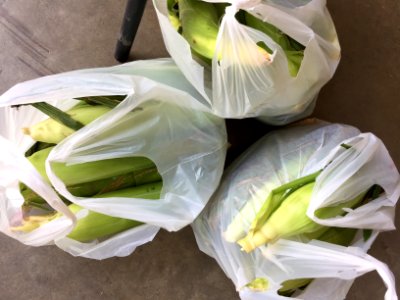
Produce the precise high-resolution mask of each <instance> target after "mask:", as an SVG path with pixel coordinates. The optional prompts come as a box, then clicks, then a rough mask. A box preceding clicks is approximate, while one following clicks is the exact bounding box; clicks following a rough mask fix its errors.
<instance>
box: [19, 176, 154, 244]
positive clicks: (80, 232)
mask: <svg viewBox="0 0 400 300" xmlns="http://www.w3.org/2000/svg"><path fill="white" fill-rule="evenodd" d="M161 190H162V182H155V183H150V184H146V185H141V186H138V187H132V188H128V189H123V190H118V191H113V192H109V193H105V194H102V195H99V196H98V197H99V198H110V197H126V198H143V199H149V200H156V199H159V198H160V194H161ZM68 207H69V209H70V210H71V211H72V212H73V213H74V214H76V213H77V212H78V211H80V210H81V209H83V208H82V207H80V206H79V205H77V204H70V205H69V206H68ZM61 216H62V214H61V213H55V212H53V213H50V214H46V215H42V216H28V217H26V218H24V222H23V224H22V226H17V227H13V228H12V230H13V231H22V232H30V231H32V230H34V229H36V228H38V227H39V226H41V225H43V224H45V223H48V222H50V221H52V220H54V219H56V218H59V217H61ZM142 224H143V223H141V222H138V221H135V220H128V219H123V218H117V217H111V216H107V215H104V214H100V213H96V212H93V211H89V213H88V215H87V216H85V217H83V218H81V219H79V220H78V222H77V224H76V226H75V227H74V229H73V230H72V231H71V232H70V233H69V235H68V237H69V238H71V239H74V240H77V241H80V242H89V241H92V240H96V239H101V238H105V237H107V236H110V235H114V234H117V233H120V232H122V231H124V230H127V229H130V228H133V227H136V226H139V225H142Z"/></svg>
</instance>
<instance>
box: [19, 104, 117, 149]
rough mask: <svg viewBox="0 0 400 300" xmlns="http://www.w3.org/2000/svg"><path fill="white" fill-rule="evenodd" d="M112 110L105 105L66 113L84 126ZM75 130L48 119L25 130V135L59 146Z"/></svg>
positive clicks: (84, 107)
mask: <svg viewBox="0 0 400 300" xmlns="http://www.w3.org/2000/svg"><path fill="white" fill-rule="evenodd" d="M110 110H111V108H109V107H106V106H103V105H88V104H80V105H77V106H75V107H73V108H71V109H70V110H68V111H67V112H66V113H67V114H68V115H69V116H70V117H71V118H72V119H73V120H76V121H77V122H79V123H82V124H83V125H87V124H89V123H90V122H92V121H93V120H95V119H97V118H98V117H100V116H102V115H104V114H105V113H107V112H109V111H110ZM74 132H75V130H74V129H71V128H70V127H67V126H66V125H63V124H62V123H60V121H59V120H55V119H53V118H49V119H46V120H44V121H42V122H39V123H37V124H35V125H33V126H31V127H29V128H24V133H25V134H28V135H30V136H31V137H32V138H33V139H34V140H36V141H40V142H45V143H52V144H57V143H59V142H60V141H62V140H63V139H64V138H66V137H67V136H69V135H71V134H72V133H74Z"/></svg>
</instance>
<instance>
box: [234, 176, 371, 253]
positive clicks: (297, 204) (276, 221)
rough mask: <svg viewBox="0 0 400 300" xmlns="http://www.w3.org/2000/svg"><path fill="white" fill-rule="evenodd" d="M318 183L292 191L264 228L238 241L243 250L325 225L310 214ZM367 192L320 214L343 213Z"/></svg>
mask: <svg viewBox="0 0 400 300" xmlns="http://www.w3.org/2000/svg"><path fill="white" fill-rule="evenodd" d="M314 185H315V182H312V183H308V184H306V185H304V186H302V187H301V188H299V189H297V190H295V191H294V192H293V193H291V194H290V195H289V196H288V197H287V198H286V199H285V200H284V201H283V202H282V204H281V205H280V206H279V208H277V209H276V211H274V213H273V214H272V215H271V216H270V217H269V218H268V220H266V222H265V223H264V222H263V225H262V226H261V227H257V228H256V229H255V230H254V231H253V232H249V234H248V235H247V236H246V237H245V238H243V239H241V240H240V241H238V244H239V245H241V246H242V249H243V250H244V251H246V252H250V251H252V250H254V249H255V248H256V247H258V246H261V245H263V244H265V243H273V242H275V241H276V240H278V239H280V238H288V237H291V236H294V235H298V234H303V233H312V232H315V231H318V230H320V229H321V228H323V226H322V225H319V224H317V223H315V222H314V221H312V220H311V219H310V218H308V217H307V215H306V212H307V208H308V205H309V203H310V199H311V194H312V191H313V188H314ZM366 194H367V191H365V192H363V193H361V194H359V195H358V196H356V197H355V198H353V199H352V200H350V201H347V202H345V203H342V204H339V205H336V206H333V207H327V208H322V209H319V210H317V211H316V216H317V217H319V218H322V219H323V218H331V217H334V216H338V215H341V214H343V213H344V211H343V208H345V207H350V208H352V207H354V206H356V205H357V204H359V203H360V202H361V201H362V200H363V199H364V197H365V195H366Z"/></svg>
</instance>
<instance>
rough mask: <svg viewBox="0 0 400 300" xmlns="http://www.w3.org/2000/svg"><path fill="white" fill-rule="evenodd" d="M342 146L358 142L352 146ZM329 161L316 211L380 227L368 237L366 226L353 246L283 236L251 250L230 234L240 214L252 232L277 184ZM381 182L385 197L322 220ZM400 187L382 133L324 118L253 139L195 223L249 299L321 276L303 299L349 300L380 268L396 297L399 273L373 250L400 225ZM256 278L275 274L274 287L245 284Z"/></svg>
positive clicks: (337, 222)
mask: <svg viewBox="0 0 400 300" xmlns="http://www.w3.org/2000/svg"><path fill="white" fill-rule="evenodd" d="M341 144H347V145H348V146H351V148H349V149H345V148H344V147H343V146H340V145H341ZM327 164H329V165H328V167H326V168H325V169H324V170H323V171H322V173H321V174H320V175H319V176H318V177H317V183H316V186H315V188H314V191H313V194H312V198H311V202H310V205H309V208H308V213H307V214H308V216H309V217H311V218H312V219H313V220H314V221H315V222H317V223H321V224H325V225H329V226H338V227H354V228H364V229H374V230H373V233H372V235H371V237H370V238H369V239H368V240H367V241H365V240H364V238H363V234H362V230H359V231H358V233H357V235H356V237H355V239H354V241H353V243H352V246H351V247H342V246H337V245H332V244H329V243H325V242H320V241H311V242H309V243H305V242H304V243H303V242H300V241H298V240H283V239H280V240H278V241H277V242H276V243H274V244H268V245H265V246H262V247H259V248H257V249H256V250H254V251H253V252H251V253H249V254H247V253H246V252H244V251H242V250H241V247H240V246H239V245H238V244H237V243H234V242H228V241H227V240H226V239H227V233H226V230H227V228H228V226H229V225H230V224H231V222H232V221H233V219H234V218H235V217H236V218H237V216H239V219H237V220H238V225H237V228H235V229H238V228H243V232H242V233H240V232H239V234H242V236H243V234H246V233H247V232H248V229H249V227H250V224H251V221H252V220H253V219H254V217H255V215H256V213H257V211H258V210H259V208H260V207H261V205H262V203H263V201H264V200H265V199H266V196H267V195H268V193H269V192H270V191H271V190H272V189H274V188H276V187H278V186H281V185H282V184H284V183H287V182H290V181H293V180H295V179H297V178H300V177H303V176H306V175H309V174H312V173H314V172H316V171H318V170H320V169H321V168H323V167H324V166H326V165H327ZM266 183H268V184H266ZM373 184H379V185H381V186H382V187H383V188H384V190H385V192H384V195H383V196H381V197H380V198H378V199H376V200H374V201H371V202H370V203H368V204H364V205H362V206H360V207H358V208H356V209H354V210H351V211H349V213H348V214H346V215H345V216H342V217H338V218H333V219H324V220H320V219H318V218H316V217H315V216H314V212H315V210H316V209H317V208H320V207H326V206H328V205H332V204H334V203H340V202H341V201H346V200H349V199H351V198H352V197H354V196H355V195H357V194H359V193H361V192H362V191H364V190H366V189H368V188H369V187H370V186H371V185H373ZM399 193H400V175H399V172H398V171H397V169H396V167H395V165H394V163H393V161H392V159H391V158H390V156H389V154H388V152H387V150H386V148H385V147H384V145H383V144H382V142H381V141H380V140H379V139H378V138H377V137H375V136H374V135H373V134H371V133H364V134H361V133H360V132H359V131H358V130H357V129H356V128H354V127H351V126H347V125H340V124H329V123H325V122H317V123H314V124H311V125H310V124H309V125H302V126H294V127H291V128H287V129H282V130H277V131H275V132H272V133H270V134H268V135H266V136H265V137H264V138H262V139H261V140H260V141H258V142H257V143H256V144H255V145H253V146H252V147H251V148H250V149H249V150H248V151H247V152H246V153H244V154H243V155H242V156H241V157H240V158H239V159H238V160H236V161H235V162H234V163H233V164H232V165H231V166H230V167H229V169H228V170H227V172H226V173H225V174H224V175H223V179H222V182H221V185H220V187H219V188H218V190H217V191H216V193H215V194H214V196H213V198H212V199H211V200H210V203H209V204H208V205H207V207H206V208H205V210H204V211H203V212H202V213H201V214H200V216H199V217H198V218H197V219H196V220H195V222H194V223H193V225H192V227H193V229H194V232H195V236H196V240H197V243H198V245H199V247H200V249H201V250H202V251H203V252H205V253H207V254H208V255H210V256H212V257H213V258H215V259H216V260H217V262H218V264H219V265H220V266H221V268H222V269H223V270H224V272H225V274H226V275H227V276H228V277H229V278H230V279H231V280H232V281H233V283H234V284H235V286H236V288H237V290H238V291H239V292H240V297H241V298H242V299H246V300H256V299H257V300H258V299H268V300H269V299H285V297H283V296H279V295H278V294H277V290H278V289H279V288H280V285H281V283H282V282H284V281H286V280H289V279H295V278H317V279H316V280H314V281H313V282H312V283H311V284H310V285H309V286H308V287H307V288H306V289H305V290H304V291H301V292H298V293H297V294H296V295H295V298H296V299H309V300H322V299H330V300H341V299H344V298H345V296H346V294H347V292H348V290H349V288H350V286H351V284H352V281H353V279H355V278H356V277H358V276H361V275H363V274H365V273H367V272H370V271H373V270H376V271H377V272H378V274H379V275H380V276H381V278H382V280H383V281H384V283H385V285H386V286H387V292H386V295H385V299H386V300H395V299H397V295H396V291H395V282H394V277H393V274H392V273H391V272H390V270H389V269H388V267H387V266H386V265H385V264H383V263H381V262H379V261H378V260H376V259H374V258H373V257H371V256H369V255H367V254H366V251H367V250H368V249H369V247H370V246H371V244H372V243H373V241H374V240H375V238H376V237H377V235H378V233H379V232H380V231H383V230H389V229H393V228H394V225H393V216H394V206H395V204H396V201H397V200H398V198H399ZM249 199H252V200H251V201H252V205H250V206H248V207H247V211H246V212H245V213H244V212H242V209H243V207H244V206H245V204H246V203H249V202H248V201H249ZM240 212H242V214H240ZM255 278H265V279H267V280H268V281H269V288H268V290H266V291H264V292H256V291H252V290H250V289H249V288H246V287H245V285H246V284H248V283H250V282H251V281H253V280H254V279H255Z"/></svg>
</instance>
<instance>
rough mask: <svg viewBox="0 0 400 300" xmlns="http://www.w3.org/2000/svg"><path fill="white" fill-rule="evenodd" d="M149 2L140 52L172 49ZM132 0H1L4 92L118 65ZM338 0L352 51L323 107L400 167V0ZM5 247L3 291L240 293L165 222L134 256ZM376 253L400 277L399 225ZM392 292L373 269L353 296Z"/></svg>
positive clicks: (346, 45) (13, 294)
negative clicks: (99, 257) (371, 136)
mask: <svg viewBox="0 0 400 300" xmlns="http://www.w3.org/2000/svg"><path fill="white" fill-rule="evenodd" d="M148 2H149V3H148V5H147V9H146V12H145V16H144V19H143V21H142V24H141V27H140V28H139V33H138V36H137V40H136V43H135V45H134V48H133V51H132V59H133V58H135V59H147V58H155V57H165V56H167V55H168V54H167V52H166V51H165V48H164V46H163V43H162V40H161V35H160V31H159V28H158V24H157V22H156V17H155V13H154V10H153V7H152V5H151V3H150V2H151V1H150V0H149V1H148ZM124 5H125V1H122V0H113V1H106V0H70V1H61V0H53V1H51V0H37V1H25V0H0V93H3V92H4V91H6V90H7V89H8V88H10V87H11V86H12V85H14V84H16V83H18V82H21V81H24V80H27V79H31V78H36V77H39V76H43V75H47V74H52V73H58V72H62V71H67V70H73V69H77V68H86V67H100V66H109V65H113V64H116V61H115V60H114V58H113V52H114V45H115V42H116V38H117V36H118V32H119V28H120V22H121V20H122V15H123V10H124ZM328 6H329V8H330V11H331V13H332V16H333V19H334V21H335V23H336V26H337V30H338V33H339V37H340V41H341V44H342V49H343V58H342V61H341V64H340V67H339V69H338V71H337V74H336V76H335V77H334V79H333V80H332V81H331V82H330V83H329V84H328V85H327V86H326V87H325V88H324V89H323V90H322V92H321V94H320V98H319V100H318V104H317V108H316V111H315V114H314V115H315V116H316V117H319V118H323V119H326V120H328V121H332V122H341V123H348V124H351V125H355V126H357V127H359V128H360V129H361V130H362V131H370V132H373V133H375V134H377V135H378V136H380V137H381V139H382V140H383V141H384V142H385V144H386V145H387V148H388V149H389V151H390V153H391V154H392V157H393V159H394V160H395V162H396V164H397V166H400V118H399V114H400V101H399V92H398V90H397V88H398V85H399V82H400V73H399V72H398V70H399V69H400V59H399V58H398V54H399V53H400V25H399V24H400V2H399V1H393V0H374V1H373V0H353V1H345V0H335V1H332V0H331V1H329V3H328ZM236 126H237V124H236ZM396 223H397V225H399V221H398V218H397V221H396ZM0 253H1V254H0V268H1V272H0V299H6V300H8V299H15V300H20V299H56V300H58V299H60V300H62V299H91V300H94V299H135V300H136V299H199V300H200V299H210V300H211V299H238V296H237V294H236V292H235V290H234V286H233V284H232V283H231V282H230V281H229V280H228V279H227V278H226V277H225V275H224V274H223V272H222V271H221V270H220V268H219V267H218V265H217V264H216V263H215V261H214V260H213V259H211V258H209V257H208V256H206V255H205V254H203V253H201V252H200V251H199V250H198V248H197V246H196V243H195V240H194V237H193V234H192V231H191V229H190V228H189V227H187V228H185V229H183V230H182V231H180V232H177V233H167V232H164V231H162V232H160V234H159V235H157V236H156V238H155V240H154V241H153V242H152V243H149V244H147V245H144V246H142V247H140V248H138V249H137V251H135V252H134V253H133V254H132V255H130V256H129V257H126V258H113V259H108V260H105V261H92V260H88V259H82V258H74V257H72V256H70V255H69V254H66V253H64V252H63V251H61V250H59V249H58V248H57V247H53V246H47V247H40V248H32V247H27V246H24V245H22V244H20V243H18V242H16V241H14V240H12V239H10V238H8V237H6V236H4V235H0ZM370 253H371V254H372V255H374V256H376V257H377V258H378V259H380V260H382V261H384V262H386V263H387V264H388V265H389V266H390V268H391V269H392V271H393V272H394V274H395V276H396V277H399V275H400V263H399V256H400V238H399V234H398V232H388V233H384V234H382V235H381V236H380V237H379V239H378V240H377V242H376V243H375V244H374V246H373V248H372V250H371V251H370ZM384 292H385V287H384V285H383V284H382V282H381V280H380V279H379V277H378V276H377V275H376V274H374V273H371V274H368V275H366V276H363V277H362V278H360V279H358V280H357V281H356V283H355V284H354V286H353V288H352V289H351V291H350V293H349V295H348V297H347V299H350V300H358V299H363V300H365V299H366V300H369V299H371V300H375V299H383V294H384Z"/></svg>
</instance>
